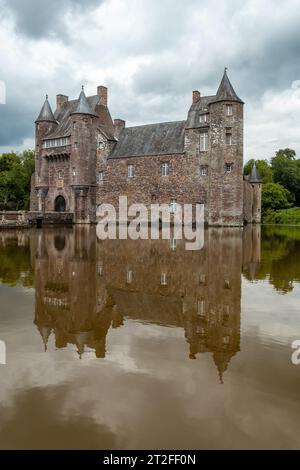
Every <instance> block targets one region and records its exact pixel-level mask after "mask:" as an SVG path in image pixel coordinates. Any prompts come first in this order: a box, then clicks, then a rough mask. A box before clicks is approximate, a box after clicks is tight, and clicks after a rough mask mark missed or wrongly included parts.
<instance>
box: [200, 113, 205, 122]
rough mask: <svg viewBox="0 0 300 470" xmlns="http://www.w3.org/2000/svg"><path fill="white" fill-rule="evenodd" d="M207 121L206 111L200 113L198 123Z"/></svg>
mask: <svg viewBox="0 0 300 470" xmlns="http://www.w3.org/2000/svg"><path fill="white" fill-rule="evenodd" d="M206 122H207V113H205V114H200V124H205V123H206Z"/></svg>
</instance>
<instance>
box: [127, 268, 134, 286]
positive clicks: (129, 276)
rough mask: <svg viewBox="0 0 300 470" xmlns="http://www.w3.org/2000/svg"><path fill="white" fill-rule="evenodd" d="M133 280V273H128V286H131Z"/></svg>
mask: <svg viewBox="0 0 300 470" xmlns="http://www.w3.org/2000/svg"><path fill="white" fill-rule="evenodd" d="M132 279H133V272H132V271H127V284H131V283H132Z"/></svg>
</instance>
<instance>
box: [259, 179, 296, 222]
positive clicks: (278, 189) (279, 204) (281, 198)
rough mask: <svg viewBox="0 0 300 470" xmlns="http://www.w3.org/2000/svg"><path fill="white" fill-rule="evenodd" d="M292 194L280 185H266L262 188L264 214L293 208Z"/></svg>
mask: <svg viewBox="0 0 300 470" xmlns="http://www.w3.org/2000/svg"><path fill="white" fill-rule="evenodd" d="M291 205H292V203H291V194H290V193H289V191H288V190H287V189H286V188H284V187H283V186H281V185H280V184H278V183H266V184H263V186H262V212H263V214H266V213H267V211H270V210H274V211H276V210H280V209H287V208H288V207H291Z"/></svg>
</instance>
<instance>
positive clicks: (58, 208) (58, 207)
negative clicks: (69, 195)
mask: <svg viewBox="0 0 300 470" xmlns="http://www.w3.org/2000/svg"><path fill="white" fill-rule="evenodd" d="M54 209H55V212H65V211H66V201H65V198H64V197H63V196H57V198H56V199H55V203H54Z"/></svg>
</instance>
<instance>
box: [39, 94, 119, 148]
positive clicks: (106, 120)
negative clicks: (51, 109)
mask: <svg viewBox="0 0 300 470" xmlns="http://www.w3.org/2000/svg"><path fill="white" fill-rule="evenodd" d="M86 101H87V103H88V105H89V108H90V110H91V111H92V113H93V115H96V116H97V117H98V128H99V130H101V131H102V132H103V133H104V135H105V136H106V137H107V138H108V139H110V140H115V138H114V125H113V121H112V118H111V116H110V113H109V110H108V108H107V106H104V105H103V104H100V97H99V96H98V95H94V96H88V97H86ZM78 102H79V100H71V101H67V102H65V103H64V104H63V105H62V107H61V108H60V109H59V110H56V111H55V113H54V117H55V119H56V120H57V121H58V123H59V124H58V126H57V128H56V129H55V130H54V132H52V133H51V134H48V135H47V137H46V139H57V138H60V137H68V136H70V135H71V130H72V118H71V114H73V113H76V112H78V111H76V110H78Z"/></svg>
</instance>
